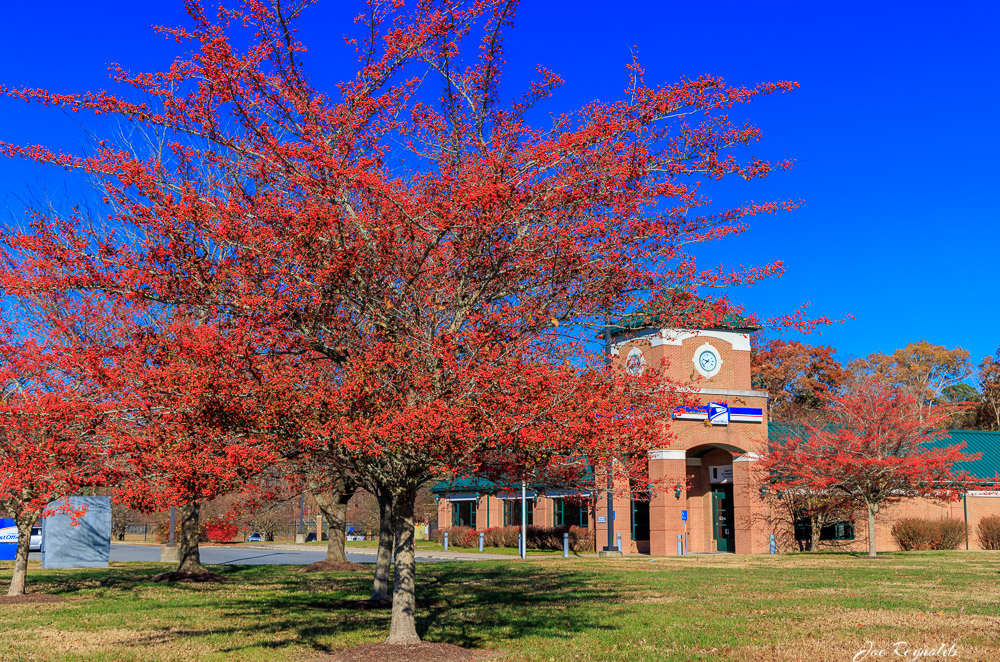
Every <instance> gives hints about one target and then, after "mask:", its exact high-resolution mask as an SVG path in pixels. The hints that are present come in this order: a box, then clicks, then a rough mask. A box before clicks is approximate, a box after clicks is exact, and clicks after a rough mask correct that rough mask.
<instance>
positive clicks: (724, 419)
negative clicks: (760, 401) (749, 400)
mask: <svg viewBox="0 0 1000 662" xmlns="http://www.w3.org/2000/svg"><path fill="white" fill-rule="evenodd" d="M673 418H674V419H675V420H680V421H706V420H707V421H709V422H710V423H711V424H712V425H729V422H730V421H733V422H738V423H763V422H764V410H763V409H759V408H756V407H730V406H729V405H728V404H726V403H725V402H709V403H708V404H707V405H700V406H698V407H678V408H677V409H675V410H674V415H673Z"/></svg>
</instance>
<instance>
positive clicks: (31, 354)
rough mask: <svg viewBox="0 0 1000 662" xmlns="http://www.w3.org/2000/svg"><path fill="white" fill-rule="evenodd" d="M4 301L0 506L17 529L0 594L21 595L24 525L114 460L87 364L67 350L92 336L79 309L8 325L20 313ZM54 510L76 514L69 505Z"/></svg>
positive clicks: (98, 479) (109, 469) (93, 480)
mask: <svg viewBox="0 0 1000 662" xmlns="http://www.w3.org/2000/svg"><path fill="white" fill-rule="evenodd" d="M7 303H8V305H7V306H6V307H5V310H4V317H5V318H6V320H7V323H5V324H4V325H3V326H2V327H0V507H2V508H3V510H4V511H5V512H6V513H7V514H9V515H10V516H11V517H13V519H14V521H15V523H16V525H17V532H18V544H17V553H16V558H15V561H14V572H13V575H12V576H11V581H10V588H9V590H8V593H7V594H8V595H23V594H24V592H25V579H26V575H27V567H28V549H29V547H28V546H29V541H30V537H31V527H32V526H33V525H34V524H35V522H36V521H37V520H38V518H39V517H42V516H44V515H49V514H52V513H51V512H46V506H47V504H49V503H51V502H53V501H57V500H59V499H62V498H64V497H67V496H71V495H73V494H76V493H77V492H78V490H80V489H81V488H85V487H93V486H96V485H101V484H103V482H104V481H106V480H108V478H109V477H111V476H113V475H114V473H115V472H114V471H113V468H114V467H113V466H112V465H113V464H114V463H115V459H114V458H113V456H112V454H111V453H110V452H109V442H108V437H107V435H106V431H105V430H104V429H103V425H102V421H103V420H104V419H105V418H106V414H107V409H108V407H107V405H106V404H105V403H104V402H103V401H102V399H101V398H100V397H99V393H95V391H94V390H93V389H92V388H91V382H90V381H89V379H87V378H86V376H85V375H83V374H81V372H80V367H81V366H83V365H86V364H87V360H86V358H85V357H84V356H83V355H82V354H81V353H80V351H79V349H80V348H79V347H78V346H74V345H75V343H74V339H75V338H78V337H79V336H84V335H87V334H88V333H89V332H91V329H90V328H88V326H89V323H88V320H87V311H86V309H85V307H75V308H74V307H73V306H72V305H70V304H67V305H66V306H65V307H62V308H61V309H59V310H58V311H54V312H55V318H56V320H57V323H56V324H54V325H48V324H46V322H47V321H52V320H51V318H47V317H46V314H45V311H39V310H37V309H36V310H34V311H33V315H32V316H30V317H27V318H26V319H22V320H20V323H19V324H17V325H16V326H13V325H11V324H10V322H11V320H13V319H16V318H17V317H19V315H18V312H17V310H16V309H14V308H12V307H11V306H10V305H9V302H7ZM49 312H53V311H49ZM78 334H79V335H78ZM61 510H62V511H63V512H65V513H66V514H69V515H71V516H77V515H80V514H82V513H76V512H73V511H71V510H70V509H69V506H68V502H64V506H63V507H62V508H61Z"/></svg>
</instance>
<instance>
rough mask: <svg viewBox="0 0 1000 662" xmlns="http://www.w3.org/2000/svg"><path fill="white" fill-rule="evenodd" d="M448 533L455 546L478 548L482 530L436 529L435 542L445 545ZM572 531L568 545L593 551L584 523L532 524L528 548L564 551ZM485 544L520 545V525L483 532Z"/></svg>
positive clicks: (589, 533)
mask: <svg viewBox="0 0 1000 662" xmlns="http://www.w3.org/2000/svg"><path fill="white" fill-rule="evenodd" d="M445 531H447V532H448V544H449V546H455V547H473V548H478V547H479V534H480V532H479V531H476V530H475V529H470V528H468V527H464V526H453V527H451V528H447V529H438V530H436V531H435V532H434V535H433V539H434V542H436V543H438V544H439V545H441V544H444V532H445ZM564 533H569V548H570V549H571V550H572V551H574V552H592V551H594V533H593V532H592V531H590V530H589V529H586V528H584V527H582V526H556V527H548V526H529V527H528V549H544V550H551V551H562V548H563V534H564ZM482 534H483V546H484V547H517V537H518V536H519V535H521V527H519V526H496V527H491V528H489V529H485V530H484V531H482Z"/></svg>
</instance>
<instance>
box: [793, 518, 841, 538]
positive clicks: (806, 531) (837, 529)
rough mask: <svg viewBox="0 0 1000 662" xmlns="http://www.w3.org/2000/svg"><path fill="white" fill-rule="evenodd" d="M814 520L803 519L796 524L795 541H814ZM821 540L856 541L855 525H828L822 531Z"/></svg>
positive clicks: (839, 523) (838, 523) (820, 533)
mask: <svg viewBox="0 0 1000 662" xmlns="http://www.w3.org/2000/svg"><path fill="white" fill-rule="evenodd" d="M811 529H812V520H811V519H810V518H808V517H802V518H799V519H798V520H796V522H795V539H796V540H798V541H800V542H809V541H810V540H811V539H812V532H811ZM819 539H820V540H854V523H853V522H837V523H835V524H828V525H826V526H824V527H823V528H822V529H820V532H819Z"/></svg>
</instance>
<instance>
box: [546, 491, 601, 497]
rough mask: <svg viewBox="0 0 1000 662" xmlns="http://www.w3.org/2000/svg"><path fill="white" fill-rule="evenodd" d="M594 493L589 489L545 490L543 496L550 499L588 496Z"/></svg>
mask: <svg viewBox="0 0 1000 662" xmlns="http://www.w3.org/2000/svg"><path fill="white" fill-rule="evenodd" d="M593 495H594V493H593V492H591V491H590V490H545V496H547V497H548V498H550V499H565V498H567V497H583V498H588V497H591V496H593Z"/></svg>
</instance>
